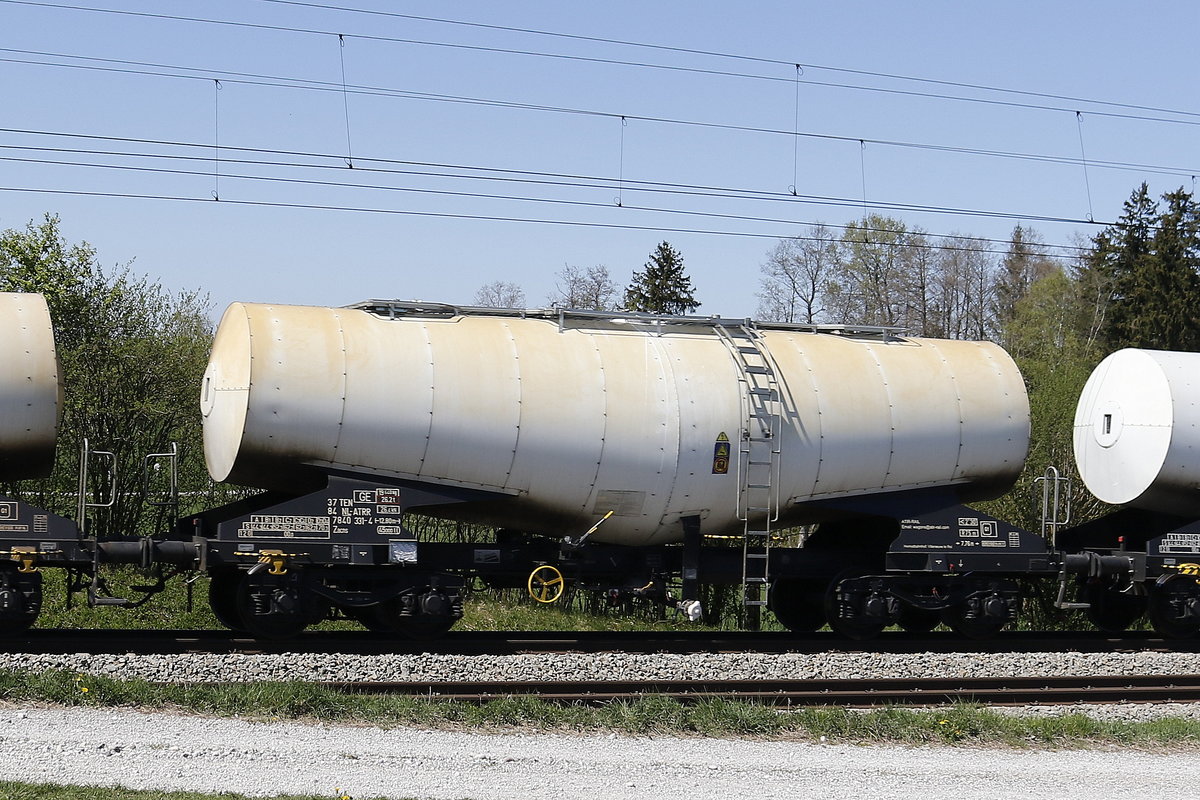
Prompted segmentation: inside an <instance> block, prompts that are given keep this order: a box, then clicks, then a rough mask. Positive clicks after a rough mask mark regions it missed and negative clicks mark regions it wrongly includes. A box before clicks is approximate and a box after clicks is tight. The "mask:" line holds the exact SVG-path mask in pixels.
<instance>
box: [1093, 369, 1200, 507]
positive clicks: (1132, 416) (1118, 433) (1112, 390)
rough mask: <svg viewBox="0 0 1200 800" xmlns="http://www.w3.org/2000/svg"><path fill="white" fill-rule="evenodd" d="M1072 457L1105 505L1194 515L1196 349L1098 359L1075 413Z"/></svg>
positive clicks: (1199, 433) (1199, 439)
mask: <svg viewBox="0 0 1200 800" xmlns="http://www.w3.org/2000/svg"><path fill="white" fill-rule="evenodd" d="M1075 462H1076V464H1077V465H1078V467H1079V474H1080V476H1081V477H1082V478H1083V482H1084V484H1086V486H1087V488H1088V491H1090V492H1091V493H1092V494H1093V495H1095V496H1096V497H1097V498H1099V499H1100V500H1103V501H1104V502H1106V503H1113V504H1116V505H1122V504H1128V505H1132V506H1136V507H1138V508H1144V509H1149V510H1152V511H1162V512H1165V513H1174V514H1181V515H1185V516H1187V515H1194V516H1200V353H1175V352H1167V351H1162V350H1135V349H1127V350H1118V351H1117V352H1115V353H1113V354H1112V355H1110V356H1108V357H1107V358H1105V359H1104V360H1103V361H1101V362H1100V364H1099V365H1098V366H1097V367H1096V369H1095V370H1093V371H1092V374H1091V377H1089V378H1088V381H1087V383H1086V384H1085V385H1084V387H1083V392H1082V393H1081V395H1080V397H1079V405H1078V406H1077V407H1076V410H1075Z"/></svg>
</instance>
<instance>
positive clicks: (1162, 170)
mask: <svg viewBox="0 0 1200 800" xmlns="http://www.w3.org/2000/svg"><path fill="white" fill-rule="evenodd" d="M0 2H10V0H0ZM6 52H7V53H26V54H30V55H37V56H43V57H47V58H68V59H76V60H81V61H95V62H100V63H104V64H124V65H127V66H126V67H123V68H118V67H112V66H97V65H95V64H68V63H61V62H47V61H31V60H27V59H16V58H7V57H2V56H0V62H8V63H20V64H31V65H37V66H46V67H57V68H63V69H81V70H91V71H98V72H117V73H122V74H134V75H147V76H153V77H160V78H176V79H183V80H200V81H209V80H212V79H213V77H214V76H216V77H219V79H220V80H222V81H223V82H225V83H228V84H242V85H248V86H269V87H275V88H287V89H298V90H308V91H319V92H337V93H350V94H361V95H367V96H375V97H395V98H402V99H406V100H425V101H429V102H443V103H453V104H462V105H479V106H489V107H497V108H508V109H516V110H524V111H541V112H546V113H556V114H568V115H577V116H584V117H601V118H609V119H614V120H617V119H624V120H626V121H628V120H634V121H639V122H648V123H656V124H663V125H678V126H687V127H696V128H708V129H713V130H724V131H733V132H741V133H756V134H763V135H771V136H779V137H790V138H792V139H795V138H797V137H802V138H808V139H813V140H821V141H828V142H841V143H845V144H849V145H854V146H861V145H863V144H864V143H865V144H869V145H874V146H880V147H894V148H903V149H911V150H920V151H928V152H938V153H955V154H959V155H969V156H980V157H988V158H999V159H1011V160H1018V161H1030V162H1040V163H1051V164H1064V165H1070V166H1078V165H1080V164H1082V163H1083V160H1082V159H1081V158H1080V157H1077V156H1067V155H1059V156H1056V155H1050V154H1043V153H1025V152H1016V151H1005V150H991V149H985V148H976V147H965V146H960V145H944V144H933V143H927V142H911V141H903V140H897V139H878V138H870V137H858V136H852V135H839V134H828V133H818V132H815V131H796V130H786V129H782V128H770V127H765V126H755V125H739V124H733V123H721V122H712V121H705V120H691V119H681V118H676V117H662V116H652V115H639V114H631V113H622V112H618V111H604V110H599V109H585V108H573V107H569V106H553V105H547V104H542V103H522V102H517V101H510V100H498V99H495V98H483V97H470V96H465V95H449V94H443V93H436V92H415V91H411V90H407V89H395V88H388V87H380V86H361V85H354V84H350V85H342V84H341V83H337V82H333V81H318V80H312V79H301V78H289V77H284V76H275V75H264V74H261V73H246V72H236V71H226V70H213V69H205V68H197V67H185V66H178V65H168V64H155V63H151V62H141V61H129V60H125V59H107V58H95V57H92V56H76V55H70V54H62V53H47V52H41V51H26V50H17V49H14V48H0V53H6ZM155 70H177V72H160V71H155ZM187 72H194V73H199V74H186V73H187ZM1072 113H1074V112H1072ZM1196 124H1200V122H1197V123H1196ZM1087 163H1088V164H1089V165H1090V166H1092V167H1095V168H1103V169H1115V170H1126V171H1137V172H1152V173H1157V174H1164V175H1190V174H1194V173H1195V172H1197V171H1200V169H1197V168H1195V167H1188V166H1175V165H1155V164H1141V163H1136V162H1123V161H1088V162H1087Z"/></svg>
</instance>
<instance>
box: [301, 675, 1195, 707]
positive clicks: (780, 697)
mask: <svg viewBox="0 0 1200 800" xmlns="http://www.w3.org/2000/svg"><path fill="white" fill-rule="evenodd" d="M321 685H323V686H325V687H326V688H329V689H333V690H335V691H340V692H346V693H350V694H395V695H408V696H412V697H424V698H429V699H434V700H446V701H451V700H453V701H460V702H476V703H486V702H491V701H495V700H499V699H503V698H513V697H536V698H538V699H540V700H544V701H550V702H558V703H587V704H597V705H598V704H602V703H609V702H614V701H630V700H636V699H639V698H644V697H647V696H656V697H671V698H674V699H676V700H679V701H682V702H689V703H695V702H699V701H702V700H711V699H724V700H741V701H750V702H755V703H760V704H765V705H771V706H782V707H803V706H851V707H869V706H882V705H908V706H940V705H946V704H948V703H984V704H987V705H1014V706H1016V705H1022V706H1023V705H1061V704H1075V703H1081V704H1099V703H1168V702H1174V703H1191V702H1197V701H1200V675H1170V676H1164V675H1133V676H1131V675H1114V676H1091V677H1086V678H1076V677H1019V678H1008V677H1005V678H923V679H917V678H885V679H875V678H872V679H843V680H829V679H816V680H784V681H781V680H762V681H723V680H713V681H708V680H706V681H680V680H650V681H530V682H524V681H507V682H501V681H482V682H481V681H461V682H458V681H444V682H438V683H427V682H401V683H381V682H371V683H324V684H321Z"/></svg>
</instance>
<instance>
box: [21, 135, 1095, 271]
mask: <svg viewBox="0 0 1200 800" xmlns="http://www.w3.org/2000/svg"><path fill="white" fill-rule="evenodd" d="M4 132H8V133H17V134H25V135H31V136H38V137H50V138H54V137H62V138H67V139H71V140H77V139H94V140H97V141H109V142H118V143H123V144H151V145H155V146H164V147H172V148H182V149H198V148H202V147H204V145H201V144H199V143H187V142H171V141H164V140H142V139H131V138H126V137H108V136H94V137H92V136H88V135H85V134H77V133H58V132H44V131H29V130H23V129H4V128H0V133H4ZM223 149H224V150H225V151H227V152H238V153H244V154H259V155H268V156H269V155H283V156H286V157H289V158H310V159H318V160H320V161H322V162H324V163H317V164H314V163H309V162H303V161H283V162H281V161H278V160H272V159H254V158H232V157H229V156H226V157H224V163H226V164H229V165H232V164H242V165H254V166H269V167H283V168H302V169H325V170H327V169H332V168H334V167H333V164H334V162H338V161H339V158H340V157H339V156H338V155H336V154H333V153H313V152H300V151H279V150H270V149H263V148H248V147H237V146H232V145H228V144H227V145H225V146H224V147H223ZM0 150H15V151H30V152H54V153H69V154H76V155H100V156H109V157H125V158H141V159H161V160H194V159H198V158H200V156H193V155H189V154H186V153H178V152H174V153H147V152H130V151H127V150H97V149H90V148H82V147H49V146H34V145H20V144H11V145H9V144H5V145H0ZM369 164H382V165H390V166H380V167H372V166H368V165H369ZM74 165H75V166H104V165H102V164H101V165H97V164H89V163H86V162H84V163H79V164H74ZM397 166H405V167H423V168H432V169H453V170H461V171H462V172H455V173H446V172H429V171H426V170H425V169H397V168H396V167H397ZM356 171H358V172H360V173H364V174H366V173H381V174H390V175H406V176H420V177H425V178H452V179H465V180H482V181H498V182H504V183H512V182H516V183H531V184H536V185H543V186H551V187H561V188H571V189H593V188H604V187H606V186H608V187H613V188H618V187H625V188H629V189H630V190H636V191H639V192H645V193H651V194H668V195H684V196H693V197H719V198H722V199H729V198H737V199H744V200H751V201H774V202H788V203H795V202H807V203H811V204H815V205H829V206H845V207H854V206H859V205H861V202H862V201H861V199H855V198H839V197H829V196H815V195H810V196H800V197H794V196H792V195H791V194H790V193H786V194H785V193H781V192H776V193H765V192H761V191H759V190H750V189H738V188H732V187H724V186H698V185H693V184H671V183H665V182H653V181H639V180H634V179H629V178H623V179H621V181H620V182H618V181H617V180H614V179H612V178H608V177H601V176H584V175H566V174H563V173H544V172H532V171H524V170H499V169H497V168H494V167H478V166H470V165H461V164H454V165H450V164H436V163H432V162H411V161H398V160H392V159H374V158H366V157H364V158H362V159H360V164H359V167H358V169H357V170H356ZM492 172H500V173H503V174H501V175H491V174H486V173H492ZM480 173H484V174H480ZM296 182H304V181H301V180H297V181H296ZM312 183H320V182H315V181H314V182H312ZM330 185H333V184H330ZM347 185H349V186H359V184H347ZM381 188H386V187H381ZM463 194H466V195H471V196H480V197H485V196H486V195H483V194H482V193H463ZM504 198H506V199H525V198H522V197H518V196H504ZM532 199H536V198H532ZM550 199H552V198H550ZM872 207H874V208H877V209H883V210H895V211H910V212H924V213H934V214H951V215H958V216H979V217H988V218H1008V219H1016V220H1020V221H1036V222H1054V223H1065V224H1084V223H1087V222H1088V220H1082V219H1078V218H1066V217H1052V216H1048V215H1031V214H1019V213H1014V212H1004V211H988V210H979V209H954V208H949V207H941V206H930V205H919V204H910V203H885V202H877V203H874V204H872ZM630 208H631V209H636V208H639V207H630ZM641 208H642V209H643V210H654V209H649V208H646V207H641ZM664 211H669V209H666V210H664ZM694 213H700V212H694ZM711 216H721V215H717V214H712V215H711ZM726 216H729V217H733V218H736V217H741V218H743V219H746V220H760V221H777V222H781V223H788V224H793V225H817V224H825V225H826V227H835V228H842V227H845V226H837V225H829V224H827V223H816V222H804V221H798V220H778V219H773V218H766V217H761V216H757V217H756V216H749V215H726ZM1093 222H1094V221H1093ZM1094 224H1100V223H1094ZM856 227H858V228H859V229H861V225H857V226H856ZM930 235H937V234H930ZM940 236H941V238H960V239H964V240H977V239H980V237H974V236H962V235H958V234H948V235H947V234H943V235H940ZM987 241H991V242H993V243H1006V242H1004V240H995V239H991V240H987ZM1047 247H1054V248H1059V249H1063V250H1077V249H1078V248H1075V247H1073V246H1069V245H1047Z"/></svg>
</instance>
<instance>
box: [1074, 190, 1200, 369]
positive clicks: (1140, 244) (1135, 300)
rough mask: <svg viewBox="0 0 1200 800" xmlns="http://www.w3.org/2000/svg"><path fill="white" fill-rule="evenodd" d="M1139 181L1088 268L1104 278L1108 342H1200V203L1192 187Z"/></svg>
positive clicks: (1177, 345) (1186, 345) (1181, 345)
mask: <svg viewBox="0 0 1200 800" xmlns="http://www.w3.org/2000/svg"><path fill="white" fill-rule="evenodd" d="M1163 201H1164V202H1165V204H1166V210H1164V211H1162V212H1160V211H1159V207H1158V204H1157V203H1155V202H1154V201H1153V200H1151V198H1150V195H1149V190H1148V189H1147V186H1146V184H1144V183H1143V184H1142V185H1141V186H1140V187H1139V188H1138V189H1137V190H1136V191H1134V193H1133V195H1132V196H1131V197H1130V198H1129V200H1128V201H1126V203H1125V210H1124V213H1123V214H1122V215H1121V218H1120V219H1119V220H1118V221H1117V222H1116V223H1115V224H1114V225H1111V226H1109V227H1108V228H1107V229H1105V230H1104V231H1102V232H1101V233H1100V234H1098V235H1097V236H1096V238H1095V240H1094V243H1095V248H1094V250H1093V251H1092V253H1091V255H1090V257H1089V259H1088V265H1087V268H1086V270H1085V272H1091V273H1093V277H1095V276H1098V277H1099V279H1100V280H1101V281H1102V282H1103V283H1104V285H1106V286H1107V300H1108V302H1107V306H1106V308H1105V310H1104V318H1103V321H1102V324H1101V326H1100V332H1101V335H1102V338H1103V339H1104V340H1105V341H1106V343H1107V345H1108V346H1109V347H1111V348H1114V349H1115V348H1119V347H1148V348H1154V349H1161V350H1191V351H1196V350H1200V316H1198V314H1200V275H1198V274H1197V267H1198V266H1200V208H1198V207H1197V205H1196V202H1195V199H1194V198H1193V197H1192V195H1191V194H1190V193H1188V192H1185V191H1184V190H1183V189H1179V190H1177V191H1175V192H1170V193H1168V194H1166V195H1163Z"/></svg>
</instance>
